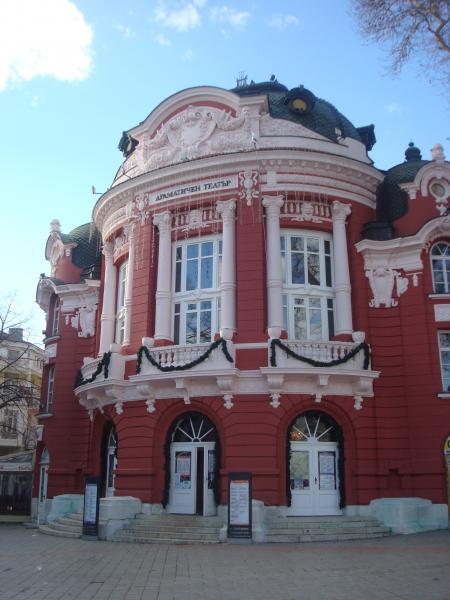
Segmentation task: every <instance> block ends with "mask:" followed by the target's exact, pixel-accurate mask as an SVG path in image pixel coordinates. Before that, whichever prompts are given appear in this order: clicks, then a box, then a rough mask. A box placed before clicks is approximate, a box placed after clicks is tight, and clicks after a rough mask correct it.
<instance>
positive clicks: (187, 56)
mask: <svg viewBox="0 0 450 600" xmlns="http://www.w3.org/2000/svg"><path fill="white" fill-rule="evenodd" d="M194 57H195V54H194V52H193V50H191V49H190V48H188V49H187V50H186V52H183V54H182V55H181V60H183V61H184V62H192V61H193V60H194Z"/></svg>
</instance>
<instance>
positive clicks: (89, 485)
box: [83, 477, 100, 540]
mask: <svg viewBox="0 0 450 600" xmlns="http://www.w3.org/2000/svg"><path fill="white" fill-rule="evenodd" d="M99 504H100V479H99V477H86V479H85V484H84V507H83V538H85V539H88V540H97V539H98V508H99Z"/></svg>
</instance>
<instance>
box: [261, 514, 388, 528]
mask: <svg viewBox="0 0 450 600" xmlns="http://www.w3.org/2000/svg"><path fill="white" fill-rule="evenodd" d="M280 522H283V523H286V526H287V527H289V526H290V524H293V523H298V524H301V525H304V524H308V523H321V524H327V523H345V524H350V523H355V525H358V524H361V523H378V520H377V519H376V518H375V517H343V516H324V517H322V516H311V517H268V518H267V519H266V523H267V524H271V523H280Z"/></svg>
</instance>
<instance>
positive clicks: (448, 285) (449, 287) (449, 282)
mask: <svg viewBox="0 0 450 600" xmlns="http://www.w3.org/2000/svg"><path fill="white" fill-rule="evenodd" d="M442 244H444V245H445V246H446V247H447V248H448V251H449V253H448V254H447V255H443V254H442V255H441V256H433V250H434V249H435V248H437V247H438V246H439V245H442ZM429 257H430V269H431V281H432V285H433V294H439V295H441V294H442V295H444V294H450V269H449V270H447V268H446V265H445V262H446V261H447V260H448V261H450V243H449V242H446V241H445V240H439V241H437V242H435V243H434V244H433V245H432V246H431V248H430V254H429ZM447 257H448V258H447ZM433 261H439V262H440V263H442V273H443V275H444V277H443V278H444V282H443V283H444V288H445V289H444V291H437V289H436V286H437V285H442V283H440V282H436V278H435V269H434V268H433ZM445 275H447V277H445Z"/></svg>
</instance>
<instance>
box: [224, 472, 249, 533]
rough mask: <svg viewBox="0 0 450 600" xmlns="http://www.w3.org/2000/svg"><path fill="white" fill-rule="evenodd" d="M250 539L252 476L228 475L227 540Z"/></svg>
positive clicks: (244, 474)
mask: <svg viewBox="0 0 450 600" xmlns="http://www.w3.org/2000/svg"><path fill="white" fill-rule="evenodd" d="M251 538H252V474H251V473H229V475H228V539H230V540H234V541H235V540H243V541H244V540H247V541H248V540H251Z"/></svg>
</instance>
